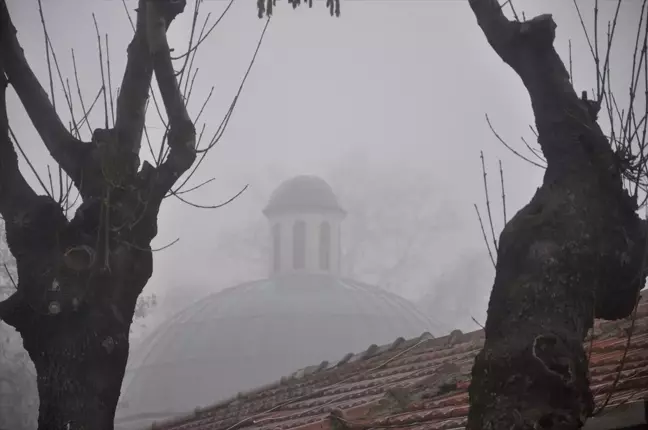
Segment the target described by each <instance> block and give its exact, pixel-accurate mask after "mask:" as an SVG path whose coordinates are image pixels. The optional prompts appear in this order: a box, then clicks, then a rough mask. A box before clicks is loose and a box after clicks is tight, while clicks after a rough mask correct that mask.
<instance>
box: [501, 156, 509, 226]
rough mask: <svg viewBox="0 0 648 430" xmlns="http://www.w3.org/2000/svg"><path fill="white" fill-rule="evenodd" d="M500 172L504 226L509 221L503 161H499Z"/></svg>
mask: <svg viewBox="0 0 648 430" xmlns="http://www.w3.org/2000/svg"><path fill="white" fill-rule="evenodd" d="M499 170H500V183H501V184H502V212H503V215H504V224H506V223H507V222H508V221H507V219H506V194H505V193H504V169H502V160H499Z"/></svg>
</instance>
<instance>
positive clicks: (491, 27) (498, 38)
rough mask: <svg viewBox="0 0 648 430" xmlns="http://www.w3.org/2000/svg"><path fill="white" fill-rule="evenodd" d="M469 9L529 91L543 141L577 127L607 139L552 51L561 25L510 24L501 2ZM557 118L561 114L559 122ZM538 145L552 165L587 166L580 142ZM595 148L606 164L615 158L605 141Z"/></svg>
mask: <svg viewBox="0 0 648 430" xmlns="http://www.w3.org/2000/svg"><path fill="white" fill-rule="evenodd" d="M469 3H470V7H471V8H472V10H473V12H474V14H475V17H476V18H477V23H478V25H479V26H480V27H481V29H482V31H483V32H484V35H485V36H486V39H487V40H488V42H489V44H490V45H491V47H492V48H493V49H494V50H495V52H496V53H497V54H498V55H499V56H500V58H501V59H502V60H503V61H504V62H505V63H506V64H508V65H509V66H510V67H511V68H512V69H513V70H514V71H515V72H516V73H517V74H518V76H520V78H521V79H522V82H523V83H524V85H525V87H526V88H527V91H528V92H529V95H530V96H531V103H532V105H533V111H534V114H535V119H536V128H537V130H538V133H539V135H540V136H548V135H551V130H553V129H554V128H555V127H562V128H563V129H564V128H567V127H571V128H572V129H573V126H574V125H576V124H578V125H580V126H581V129H580V130H571V131H573V132H575V133H587V134H592V131H593V132H594V134H599V135H601V136H602V133H601V132H600V128H599V127H598V125H597V124H596V119H595V118H593V117H592V116H591V115H590V113H589V110H588V105H587V103H586V102H585V101H583V100H581V99H579V97H578V96H577V94H576V92H575V91H574V88H573V87H572V85H571V83H570V77H569V73H568V72H567V69H566V68H565V65H564V63H563V61H562V60H561V58H560V56H559V55H558V53H557V52H556V50H555V49H554V48H553V41H554V39H555V36H556V23H555V22H554V20H553V18H552V16H551V15H550V14H544V15H539V16H537V17H535V18H533V19H531V20H529V21H524V22H511V21H509V20H508V19H507V18H506V17H505V16H504V13H503V11H502V8H501V6H500V5H499V3H498V1H497V0H469ZM549 112H551V114H548V113H549ZM557 112H561V113H562V114H561V115H559V116H557V115H556V113H557ZM574 143H576V144H574ZM539 144H540V146H541V148H542V151H543V153H544V155H545V158H546V159H547V162H548V163H549V164H552V161H553V164H558V163H560V164H563V165H565V164H567V163H568V162H576V163H579V164H580V163H582V162H583V161H584V160H583V157H582V155H583V145H579V142H578V141H577V139H569V141H566V140H562V139H540V140H539ZM590 145H591V146H592V149H595V150H596V152H598V153H599V154H598V155H606V156H607V157H605V158H609V156H611V154H612V151H611V150H610V149H609V148H610V147H609V144H608V142H607V139H605V138H603V139H590ZM607 161H610V160H609V159H608V160H607Z"/></svg>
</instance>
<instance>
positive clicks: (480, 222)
mask: <svg viewBox="0 0 648 430" xmlns="http://www.w3.org/2000/svg"><path fill="white" fill-rule="evenodd" d="M474 206H475V212H477V218H478V219H479V226H480V227H481V231H482V236H483V237H484V243H485V244H486V249H487V250H488V256H489V257H490V259H491V263H493V267H496V265H495V258H493V252H492V251H491V248H490V245H489V243H488V238H487V236H486V230H485V229H484V221H483V220H482V217H481V214H480V213H479V208H478V207H477V204H474Z"/></svg>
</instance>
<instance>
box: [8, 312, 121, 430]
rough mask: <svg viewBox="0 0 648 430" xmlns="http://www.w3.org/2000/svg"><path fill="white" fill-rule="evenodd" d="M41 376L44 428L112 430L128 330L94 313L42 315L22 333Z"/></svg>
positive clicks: (41, 423)
mask: <svg viewBox="0 0 648 430" xmlns="http://www.w3.org/2000/svg"><path fill="white" fill-rule="evenodd" d="M21 334H22V336H23V339H24V345H25V348H26V349H27V351H28V352H29V355H30V357H31V359H32V360H33V362H34V365H35V367H36V372H37V384H38V393H39V398H40V409H39V418H38V429H39V430H59V429H79V430H81V429H87V430H91V429H97V430H98V429H101V430H112V429H113V420H114V416H115V410H116V407H117V401H118V400H119V395H120V389H121V382H122V379H123V377H124V372H125V369H126V361H127V359H128V327H127V325H125V324H122V323H120V322H119V321H117V320H116V319H115V317H114V316H113V315H112V314H110V313H105V314H104V315H102V314H101V313H100V312H97V311H95V310H91V311H83V312H79V313H77V314H71V315H66V316H62V317H61V319H60V320H57V319H56V318H52V317H50V316H42V317H40V318H39V320H38V321H37V322H35V324H34V325H32V326H31V327H30V328H29V329H26V330H23V331H22V333H21Z"/></svg>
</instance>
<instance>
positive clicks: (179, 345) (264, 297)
mask: <svg viewBox="0 0 648 430" xmlns="http://www.w3.org/2000/svg"><path fill="white" fill-rule="evenodd" d="M426 331H428V332H432V333H433V334H434V327H433V326H432V323H431V322H430V320H429V319H428V318H427V317H425V316H424V315H423V314H422V313H421V312H419V311H418V310H417V308H416V307H415V306H414V305H413V304H412V303H410V302H409V301H408V300H406V299H404V298H401V297H399V296H396V295H395V294H391V293H389V292H386V291H384V290H381V289H380V288H377V287H372V286H369V285H366V284H362V283H359V282H355V281H351V280H347V279H340V278H336V277H333V276H328V275H313V274H310V275H306V274H295V275H289V276H282V277H276V278H271V279H267V280H262V281H256V282H251V283H247V284H243V285H239V286H236V287H233V288H229V289H227V290H224V291H222V292H219V293H216V294H213V295H210V296H208V297H206V298H205V299H203V300H200V301H198V302H197V303H196V304H194V305H192V306H190V307H188V308H187V309H185V310H184V311H182V312H180V313H179V314H177V315H176V316H175V317H173V318H172V319H170V320H169V321H168V322H167V323H165V324H163V325H162V326H160V327H159V328H158V329H156V330H155V331H154V332H153V333H152V334H151V335H150V336H149V337H148V338H147V339H146V340H145V342H144V343H143V344H142V345H140V347H139V348H137V349H136V350H135V351H134V353H133V354H132V355H131V358H130V359H129V366H128V370H127V375H126V378H125V379H124V389H123V390H122V398H121V400H120V403H121V404H122V406H121V407H120V409H119V410H118V417H120V418H122V421H123V418H124V417H127V416H129V415H135V414H137V415H140V414H147V415H149V416H151V415H150V414H158V419H160V418H161V417H163V416H164V415H167V416H170V415H175V414H179V413H183V412H187V411H191V410H193V409H194V408H196V407H202V406H206V405H208V404H212V403H214V402H216V401H219V400H222V399H223V398H226V397H230V396H233V395H236V394H237V393H238V392H240V391H244V390H249V389H252V388H256V387H258V386H260V385H264V384H267V383H271V382H274V381H276V380H278V379H279V378H281V377H282V376H285V375H288V374H290V373H292V372H294V371H295V370H297V369H300V368H302V367H305V366H309V365H312V364H314V363H320V362H322V361H324V360H330V361H331V362H332V363H334V362H337V361H339V360H340V359H341V358H342V357H343V356H344V355H345V354H347V353H349V352H357V351H361V350H364V349H366V348H367V346H368V345H371V344H377V345H381V344H386V343H389V342H392V341H393V340H394V339H396V338H398V337H401V336H402V337H405V338H408V337H415V336H419V335H421V334H422V333H423V332H426Z"/></svg>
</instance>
